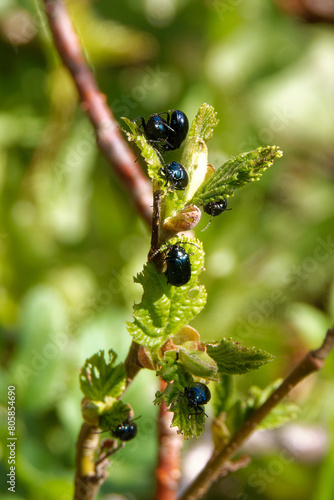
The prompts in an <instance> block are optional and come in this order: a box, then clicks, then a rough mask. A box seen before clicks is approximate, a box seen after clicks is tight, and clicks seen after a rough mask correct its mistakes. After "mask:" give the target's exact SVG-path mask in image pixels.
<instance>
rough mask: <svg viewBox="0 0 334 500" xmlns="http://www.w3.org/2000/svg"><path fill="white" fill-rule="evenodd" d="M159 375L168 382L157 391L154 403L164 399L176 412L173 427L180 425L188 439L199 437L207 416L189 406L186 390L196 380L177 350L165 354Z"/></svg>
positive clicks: (168, 406)
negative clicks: (162, 388) (178, 356)
mask: <svg viewBox="0 0 334 500" xmlns="http://www.w3.org/2000/svg"><path fill="white" fill-rule="evenodd" d="M157 375H158V376H160V377H161V378H162V379H163V380H165V382H168V384H167V387H166V388H165V389H164V391H162V392H159V391H158V392H157V393H156V399H155V401H154V403H155V404H160V403H161V402H162V401H164V402H165V404H166V406H167V408H168V411H172V412H174V415H173V420H172V424H171V427H178V428H179V432H180V433H182V434H183V435H184V437H185V438H186V439H189V438H191V437H194V436H195V437H199V436H200V435H201V434H203V432H204V424H205V418H206V417H205V415H204V412H203V413H201V412H198V413H197V414H196V412H195V411H194V409H193V408H191V407H190V406H188V400H187V398H186V397H185V396H184V390H185V388H186V387H188V386H189V385H191V384H192V383H193V381H194V380H193V378H192V376H191V375H190V374H189V373H188V372H187V370H186V369H185V367H184V366H183V365H182V364H181V363H180V362H179V361H177V359H176V356H175V351H174V352H173V351H168V352H167V353H166V354H165V356H164V358H163V360H162V361H161V367H160V370H159V371H158V372H157Z"/></svg>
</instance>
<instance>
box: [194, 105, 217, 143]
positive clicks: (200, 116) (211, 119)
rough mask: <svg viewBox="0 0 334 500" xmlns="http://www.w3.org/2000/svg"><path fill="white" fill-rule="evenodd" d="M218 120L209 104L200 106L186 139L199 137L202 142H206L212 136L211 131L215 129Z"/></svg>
mask: <svg viewBox="0 0 334 500" xmlns="http://www.w3.org/2000/svg"><path fill="white" fill-rule="evenodd" d="M218 122H219V120H218V119H217V113H216V112H215V110H214V108H213V107H212V106H210V105H209V104H202V106H201V107H200V108H199V110H198V113H197V115H196V116H195V119H194V121H193V122H192V125H191V127H190V130H189V134H188V138H189V139H191V138H192V137H199V138H200V139H202V140H203V141H204V142H208V141H209V140H210V139H211V137H212V134H213V129H214V128H215V127H217V125H218Z"/></svg>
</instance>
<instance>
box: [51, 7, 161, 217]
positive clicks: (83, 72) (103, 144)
mask: <svg viewBox="0 0 334 500" xmlns="http://www.w3.org/2000/svg"><path fill="white" fill-rule="evenodd" d="M44 5H45V12H46V14H47V17H48V21H49V26H50V29H51V32H52V35H53V39H54V43H55V46H56V48H57V51H58V53H59V55H60V57H61V60H62V62H63V64H64V66H65V67H66V68H67V69H68V70H69V72H70V73H71V75H72V78H73V81H74V83H75V85H76V87H77V90H78V93H79V97H80V101H81V106H82V108H83V110H84V111H85V112H86V113H87V115H88V117H89V119H90V121H91V123H92V125H93V127H94V130H95V133H96V139H97V144H98V146H99V148H100V149H101V151H102V152H103V153H104V155H105V157H106V158H107V160H108V161H109V163H110V164H111V165H112V167H113V169H114V171H115V172H116V174H117V175H118V177H119V179H120V180H121V182H122V184H123V186H124V188H125V189H126V190H127V191H128V193H129V195H130V198H131V199H132V200H133V202H134V204H135V207H136V210H137V211H138V213H139V214H140V215H141V216H142V217H143V218H144V219H145V220H146V222H148V224H151V219H152V187H151V183H150V182H149V180H148V179H147V177H146V176H145V175H144V173H143V172H142V170H141V169H140V166H139V165H138V163H136V162H135V156H134V154H133V152H132V150H131V148H130V147H129V146H128V143H127V142H126V141H125V140H124V138H123V137H122V135H121V133H120V130H119V126H118V124H117V122H116V121H115V118H114V116H113V113H112V111H111V109H110V108H109V107H108V105H107V103H106V97H105V95H104V94H102V93H101V91H100V89H99V87H98V85H97V83H96V80H95V78H94V75H93V73H92V72H91V70H90V69H89V67H88V65H87V63H86V61H85V59H84V56H83V53H82V49H81V46H80V43H79V40H78V37H77V35H76V33H75V31H74V29H73V25H72V23H71V20H70V17H69V14H68V11H67V8H66V6H65V2H64V0H44Z"/></svg>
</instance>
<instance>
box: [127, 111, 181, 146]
mask: <svg viewBox="0 0 334 500" xmlns="http://www.w3.org/2000/svg"><path fill="white" fill-rule="evenodd" d="M161 115H166V117H167V119H165V118H162V116H161ZM139 119H140V120H141V124H140V127H142V129H143V132H144V134H145V137H146V139H147V140H148V142H149V143H151V144H152V145H153V146H154V147H155V148H156V149H158V150H161V151H174V150H175V149H178V148H179V147H180V146H181V144H182V142H183V141H184V139H185V138H186V136H187V133H188V129H189V122H188V118H187V116H186V115H185V114H184V113H183V111H180V110H178V109H174V110H172V111H170V112H167V111H165V112H163V113H154V114H153V115H151V116H149V118H148V120H147V122H146V123H145V119H144V118H143V117H142V116H139V117H138V118H135V119H134V120H133V122H136V121H137V120H139Z"/></svg>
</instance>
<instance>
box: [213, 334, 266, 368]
mask: <svg viewBox="0 0 334 500" xmlns="http://www.w3.org/2000/svg"><path fill="white" fill-rule="evenodd" d="M206 347H207V353H208V354H209V356H211V357H212V358H213V359H214V360H215V362H216V363H217V366H218V372H219V374H220V375H240V374H242V373H246V372H248V371H250V370H256V369H257V368H259V367H260V366H262V365H264V364H266V363H269V362H270V361H272V360H273V359H274V357H273V356H272V355H271V354H268V353H267V352H265V351H262V350H256V349H255V348H253V349H249V348H248V347H243V346H241V345H240V344H239V343H238V342H236V341H234V340H232V339H223V340H222V341H221V342H220V343H219V344H207V345H206Z"/></svg>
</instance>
